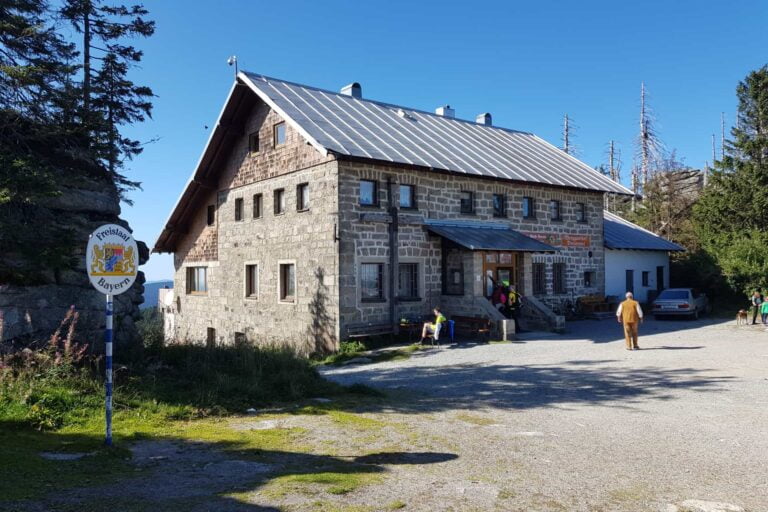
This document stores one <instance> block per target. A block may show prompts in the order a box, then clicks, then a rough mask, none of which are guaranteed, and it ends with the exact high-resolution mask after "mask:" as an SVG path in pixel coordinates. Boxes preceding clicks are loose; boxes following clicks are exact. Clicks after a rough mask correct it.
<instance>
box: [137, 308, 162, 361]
mask: <svg viewBox="0 0 768 512" xmlns="http://www.w3.org/2000/svg"><path fill="white" fill-rule="evenodd" d="M136 330H137V331H138V333H139V336H140V337H141V339H142V344H143V345H144V348H145V349H147V350H149V351H150V352H157V351H159V350H160V348H162V346H163V344H164V343H165V332H164V329H163V314H162V313H161V312H160V311H159V310H158V309H157V308H147V309H144V310H142V311H141V318H140V319H139V320H138V321H137V322H136Z"/></svg>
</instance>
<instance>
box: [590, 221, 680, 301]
mask: <svg viewBox="0 0 768 512" xmlns="http://www.w3.org/2000/svg"><path fill="white" fill-rule="evenodd" d="M603 219H604V220H603V231H604V244H605V294H606V295H615V296H618V297H622V296H623V295H624V294H625V293H627V292H628V291H629V292H632V293H634V294H635V299H637V300H638V301H640V302H648V301H651V300H653V299H654V298H656V296H657V295H658V294H659V292H661V290H663V289H665V288H669V253H670V252H672V251H684V250H685V249H683V248H682V247H680V246H679V245H677V244H676V243H673V242H670V241H669V240H667V239H665V238H662V237H660V236H658V235H655V234H653V233H652V232H650V231H648V230H647V229H643V228H641V227H640V226H638V225H637V224H633V223H631V222H629V221H628V220H625V219H622V218H621V217H619V216H618V215H614V214H613V213H611V212H609V211H605V212H603Z"/></svg>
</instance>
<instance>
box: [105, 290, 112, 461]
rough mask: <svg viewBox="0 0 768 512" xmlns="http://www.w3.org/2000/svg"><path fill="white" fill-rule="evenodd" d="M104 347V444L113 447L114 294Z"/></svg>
mask: <svg viewBox="0 0 768 512" xmlns="http://www.w3.org/2000/svg"><path fill="white" fill-rule="evenodd" d="M104 346H105V349H106V356H107V361H106V367H107V381H106V388H107V397H106V413H107V434H106V438H105V439H104V443H105V444H106V445H107V446H112V294H111V293H108V294H107V328H106V330H105V331H104Z"/></svg>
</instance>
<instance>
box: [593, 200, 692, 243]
mask: <svg viewBox="0 0 768 512" xmlns="http://www.w3.org/2000/svg"><path fill="white" fill-rule="evenodd" d="M603 236H604V239H605V241H604V244H605V247H606V248H608V249H632V250H640V251H684V250H685V249H684V248H683V247H680V246H679V245H677V244H676V243H674V242H670V241H669V240H667V239H666V238H662V237H660V236H658V235H655V234H654V233H652V232H651V231H648V230H647V229H643V228H641V227H640V226H638V225H637V224H633V223H631V222H629V221H628V220H626V219H622V218H621V217H619V216H618V215H614V214H613V213H611V212H609V211H607V210H606V211H603Z"/></svg>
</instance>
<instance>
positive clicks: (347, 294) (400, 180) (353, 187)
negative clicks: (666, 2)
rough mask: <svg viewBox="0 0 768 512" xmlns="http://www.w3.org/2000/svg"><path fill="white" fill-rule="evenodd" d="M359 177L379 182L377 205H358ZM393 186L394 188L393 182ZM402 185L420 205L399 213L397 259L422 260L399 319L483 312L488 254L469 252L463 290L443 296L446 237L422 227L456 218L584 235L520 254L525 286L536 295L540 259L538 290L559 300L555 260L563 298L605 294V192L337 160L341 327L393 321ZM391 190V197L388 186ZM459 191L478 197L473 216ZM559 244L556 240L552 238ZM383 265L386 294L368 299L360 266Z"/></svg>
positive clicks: (523, 229) (556, 234) (399, 309)
mask: <svg viewBox="0 0 768 512" xmlns="http://www.w3.org/2000/svg"><path fill="white" fill-rule="evenodd" d="M360 180H372V181H375V182H377V183H378V185H379V186H378V205H377V206H361V205H360V197H359V183H360ZM388 184H389V185H388ZM399 184H407V185H414V186H415V193H416V200H415V204H416V208H415V209H408V210H400V213H399V217H398V224H399V226H398V236H397V245H398V248H399V249H398V260H399V263H409V262H413V263H418V265H419V283H420V288H419V290H420V298H419V300H408V301H405V302H404V301H397V306H396V316H397V318H401V317H409V318H412V317H416V316H421V315H425V314H429V312H430V311H431V310H432V308H434V307H435V306H438V305H439V306H441V307H442V308H443V309H444V310H445V311H446V312H448V313H451V314H462V315H476V316H486V315H485V311H484V307H482V306H485V304H482V306H481V305H479V304H478V301H485V300H486V299H485V298H484V294H483V292H484V290H483V287H484V279H483V277H482V276H483V259H482V254H481V253H478V252H474V253H473V252H469V251H464V254H463V271H464V277H463V282H464V295H463V296H454V295H444V294H443V286H442V279H443V270H442V241H441V239H440V238H439V237H436V236H433V235H430V234H429V233H428V232H427V230H426V229H425V228H424V223H425V222H426V221H429V220H459V221H475V222H498V223H503V224H505V225H507V226H509V227H511V228H512V229H515V230H517V231H520V232H523V233H529V234H533V236H536V235H539V236H543V235H547V236H550V237H551V238H553V239H554V240H555V241H557V240H558V239H559V238H560V237H568V236H575V237H579V240H587V239H588V245H586V246H583V247H574V246H570V247H568V246H564V247H558V249H560V250H559V252H558V253H557V254H531V253H525V254H524V255H523V270H522V276H523V286H522V291H523V293H525V294H529V293H532V292H533V282H532V269H533V263H543V264H544V268H545V280H544V282H545V290H544V293H543V294H541V295H543V296H546V297H548V298H557V297H558V294H555V293H554V289H553V268H554V267H553V263H564V264H565V283H564V284H565V287H564V293H562V294H561V295H562V296H564V297H576V296H579V295H585V294H602V293H603V291H604V282H605V275H604V249H603V217H602V204H603V198H602V194H601V193H595V192H588V191H580V190H563V189H556V188H552V187H544V186H541V185H534V184H531V185H528V184H518V183H514V184H513V183H505V182H500V181H495V180H489V179H482V178H472V177H465V176H456V175H450V174H446V173H437V172H427V171H424V170H419V169H403V168H400V167H388V166H384V165H378V164H366V163H358V162H348V161H341V162H339V223H340V226H341V243H340V251H341V255H340V260H339V261H340V283H342V286H341V297H340V299H339V304H340V324H341V332H342V333H343V332H344V327H345V326H346V325H349V324H356V323H361V322H362V323H365V322H369V323H378V322H386V321H388V318H389V316H388V315H389V303H388V301H389V295H390V293H389V290H388V283H389V280H388V278H387V277H388V274H389V272H390V268H389V266H390V264H389V261H390V260H389V257H390V254H389V237H388V234H387V233H388V225H389V223H390V216H389V214H388V208H390V207H391V206H392V205H398V204H399V197H398V191H399V187H398V185H399ZM389 190H391V191H392V198H391V201H390V198H389V197H388V195H387V194H388V191H389ZM462 191H469V192H472V194H473V200H474V208H473V213H472V214H462V213H461V208H460V195H461V192H462ZM493 194H503V195H504V196H505V197H506V216H505V217H502V218H499V217H494V215H493V203H492V198H493ZM524 197H532V198H534V199H535V205H536V206H535V210H536V215H535V218H533V219H524V218H523V216H522V213H521V212H522V201H523V198H524ZM550 200H557V201H560V205H561V220H552V219H550V214H549V203H550ZM577 203H581V204H583V205H584V207H585V216H586V222H578V221H577V213H576V204H577ZM555 244H556V242H555ZM370 262H374V263H382V264H383V265H384V274H385V279H384V282H385V290H384V296H385V299H384V300H382V301H379V302H365V301H362V300H361V298H360V286H359V285H360V265H361V264H363V263H370ZM585 271H592V272H594V276H593V280H592V283H591V285H592V286H586V285H585V282H584V279H585V276H584V272H585Z"/></svg>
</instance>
